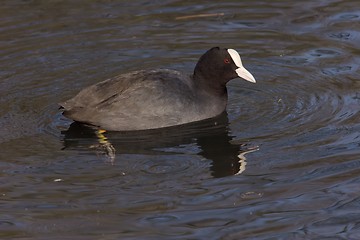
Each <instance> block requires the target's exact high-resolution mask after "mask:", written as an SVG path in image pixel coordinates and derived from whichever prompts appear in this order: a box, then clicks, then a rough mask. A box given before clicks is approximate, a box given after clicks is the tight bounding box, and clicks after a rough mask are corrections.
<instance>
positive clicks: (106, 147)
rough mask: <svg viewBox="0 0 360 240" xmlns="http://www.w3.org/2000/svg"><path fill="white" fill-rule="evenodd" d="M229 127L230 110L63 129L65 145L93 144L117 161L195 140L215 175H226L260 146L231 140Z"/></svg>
mask: <svg viewBox="0 0 360 240" xmlns="http://www.w3.org/2000/svg"><path fill="white" fill-rule="evenodd" d="M228 129H229V128H228V118H227V114H226V113H224V114H222V115H220V116H219V117H217V118H214V119H209V120H206V121H201V122H196V123H191V124H185V125H181V126H174V127H169V128H163V129H154V130H146V131H132V132H131V131H130V132H106V131H104V130H99V129H94V128H92V127H89V126H86V125H83V124H80V123H76V122H74V123H72V124H71V125H70V127H69V129H68V130H67V131H64V132H63V134H64V149H78V150H80V149H89V148H92V149H95V150H96V152H97V153H101V154H104V155H105V156H106V157H107V160H108V161H110V162H111V163H112V164H115V161H121V157H119V156H120V155H121V154H148V155H158V154H160V153H161V149H164V148H165V149H166V148H170V147H171V148H174V147H177V146H183V145H186V144H194V143H195V144H196V145H197V146H198V147H199V149H200V152H199V153H197V154H199V155H201V156H202V157H204V158H206V159H209V160H211V161H212V165H211V167H210V171H211V174H212V176H213V177H224V176H229V175H236V174H241V173H242V172H244V171H245V169H246V164H247V163H246V157H245V154H247V153H250V152H253V151H257V150H258V147H249V146H248V144H233V143H231V142H232V140H233V136H231V135H230V133H229V130H228ZM162 153H163V154H169V153H168V152H166V151H163V152H162ZM116 156H117V157H116Z"/></svg>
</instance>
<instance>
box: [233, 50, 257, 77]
mask: <svg viewBox="0 0 360 240" xmlns="http://www.w3.org/2000/svg"><path fill="white" fill-rule="evenodd" d="M227 51H228V53H229V54H230V57H231V58H232V60H233V61H234V63H235V65H236V66H237V67H238V69H236V70H235V71H236V73H237V75H238V76H239V77H241V78H243V79H245V80H246V81H249V82H252V83H256V80H255V78H254V76H253V75H252V74H251V73H250V72H249V71H248V70H246V69H245V68H244V66H243V65H242V62H241V58H240V55H239V53H238V52H237V51H236V50H234V49H228V50H227Z"/></svg>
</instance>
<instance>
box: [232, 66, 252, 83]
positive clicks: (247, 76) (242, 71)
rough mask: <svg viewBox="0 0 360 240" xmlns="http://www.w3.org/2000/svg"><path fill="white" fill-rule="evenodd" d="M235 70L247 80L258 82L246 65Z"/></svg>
mask: <svg viewBox="0 0 360 240" xmlns="http://www.w3.org/2000/svg"><path fill="white" fill-rule="evenodd" d="M235 71H236V73H237V75H238V76H239V77H241V78H243V79H245V80H246V81H249V82H252V83H256V80H255V78H254V76H253V75H252V74H251V73H250V72H249V71H248V70H246V69H245V68H244V67H239V68H238V69H236V70H235Z"/></svg>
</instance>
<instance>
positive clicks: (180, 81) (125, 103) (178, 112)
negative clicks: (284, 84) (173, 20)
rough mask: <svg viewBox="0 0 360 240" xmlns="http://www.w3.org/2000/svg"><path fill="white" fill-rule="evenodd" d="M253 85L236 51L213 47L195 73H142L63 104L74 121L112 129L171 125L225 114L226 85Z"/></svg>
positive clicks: (117, 79)
mask: <svg viewBox="0 0 360 240" xmlns="http://www.w3.org/2000/svg"><path fill="white" fill-rule="evenodd" d="M237 77H241V78H243V79H245V80H247V81H249V82H253V83H255V82H256V81H255V79H254V77H253V76H252V75H251V73H250V72H248V71H247V70H246V69H245V68H244V67H243V65H242V63H241V59H240V55H239V54H238V53H237V51H235V50H234V49H226V48H219V47H214V48H211V49H210V50H208V51H207V52H206V53H205V54H204V55H202V56H201V57H200V59H199V61H198V63H197V64H196V66H195V69H194V73H193V74H192V75H186V74H183V73H180V72H178V71H175V70H169V69H155V70H139V71H134V72H130V73H126V74H121V75H118V76H116V77H113V78H110V79H107V80H105V81H102V82H99V83H97V84H95V85H92V86H89V87H87V88H85V89H83V90H82V91H80V92H79V93H78V94H77V95H76V96H75V97H73V98H71V99H69V100H67V101H65V102H63V103H61V104H60V105H61V109H63V114H64V115H65V116H66V117H68V118H70V119H73V120H75V121H78V122H82V123H86V124H90V125H94V126H98V127H100V128H102V129H106V130H111V131H128V130H145V129H154V128H162V127H169V126H174V125H179V124H184V123H189V122H194V121H200V120H203V119H207V118H212V117H215V116H217V115H219V114H221V113H222V112H223V111H225V108H226V103H227V89H226V83H227V82H228V81H230V80H231V79H233V78H237Z"/></svg>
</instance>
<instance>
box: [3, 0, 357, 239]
mask: <svg viewBox="0 0 360 240" xmlns="http://www.w3.org/2000/svg"><path fill="white" fill-rule="evenodd" d="M203 14H205V15H203ZM206 14H207V15H206ZM0 20H1V21H0V33H1V35H0V43H1V44H0V63H1V69H0V94H1V98H0V126H1V134H0V149H1V151H0V169H1V172H0V181H1V186H0V206H1V215H0V237H1V239H325V238H326V239H360V210H359V207H360V177H359V175H360V123H359V119H360V114H359V109H360V81H359V79H360V74H359V73H360V71H359V65H360V57H359V56H360V55H359V54H360V50H359V49H360V8H359V4H358V1H354V0H347V1H344V0H326V1H325V0H324V1H321V0H319V1H285V0H284V1H230V0H227V1H213V2H203V1H175V0H164V1H141V0H139V1H132V2H128V1H108V0H101V1H100V0H99V1H86V0H79V1H75V2H74V1H57V0H51V1H41V0H33V1H31V0H29V1H25V0H24V1H20V0H17V1H12V0H5V1H2V4H1V6H0ZM213 46H222V47H228V48H234V49H236V50H238V51H239V52H240V54H241V56H242V59H243V63H244V66H245V67H246V68H247V69H248V70H249V71H250V72H251V73H253V75H254V76H255V78H256V79H257V84H251V83H248V82H246V81H242V80H239V79H235V80H232V81H231V82H230V83H229V84H228V92H229V103H228V108H227V114H223V115H222V116H219V117H218V118H216V119H212V120H209V121H204V122H200V123H197V124H189V125H185V126H180V127H174V128H169V129H162V130H157V131H143V132H136V133H115V132H114V133H111V132H110V133H103V134H97V135H96V133H94V132H93V131H92V130H90V129H86V128H84V127H83V126H79V125H77V124H72V122H71V121H70V120H68V119H66V118H65V117H63V116H62V115H61V113H60V112H59V111H58V105H57V103H58V102H60V101H63V100H66V99H68V98H70V97H72V96H73V95H74V94H76V93H77V92H78V91H79V90H80V89H82V88H84V87H86V86H88V85H91V84H94V83H96V82H98V81H101V80H104V79H106V78H109V77H112V76H115V75H116V74H121V73H125V72H128V71H131V70H138V69H145V68H171V69H179V70H181V71H185V72H189V73H191V72H192V70H193V67H194V65H195V63H196V61H197V59H198V58H199V56H200V55H201V54H202V53H204V52H205V51H206V50H207V49H209V48H211V47H213ZM113 149H115V156H114V155H113V154H114V152H113Z"/></svg>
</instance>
